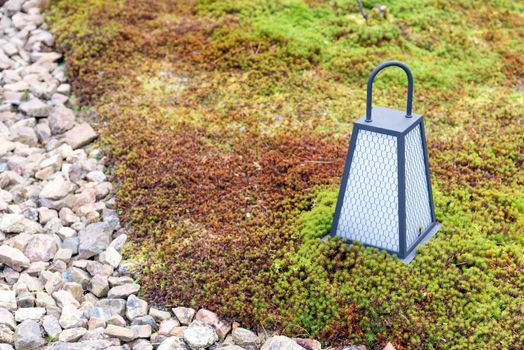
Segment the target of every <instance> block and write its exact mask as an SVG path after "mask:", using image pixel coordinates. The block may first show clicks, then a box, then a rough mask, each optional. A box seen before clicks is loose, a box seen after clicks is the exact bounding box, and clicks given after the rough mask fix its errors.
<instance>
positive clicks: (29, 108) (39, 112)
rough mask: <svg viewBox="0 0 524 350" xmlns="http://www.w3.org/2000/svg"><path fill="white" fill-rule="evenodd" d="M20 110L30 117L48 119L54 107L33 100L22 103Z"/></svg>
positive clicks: (35, 99) (36, 99)
mask: <svg viewBox="0 0 524 350" xmlns="http://www.w3.org/2000/svg"><path fill="white" fill-rule="evenodd" d="M18 108H19V109H20V110H21V111H22V112H24V113H25V114H27V115H28V116H30V117H47V116H48V115H49V113H50V112H51V108H52V107H51V106H49V105H47V104H45V103H44V102H42V101H41V100H39V99H38V98H33V99H31V100H29V101H27V102H23V103H21V104H20V106H19V107H18Z"/></svg>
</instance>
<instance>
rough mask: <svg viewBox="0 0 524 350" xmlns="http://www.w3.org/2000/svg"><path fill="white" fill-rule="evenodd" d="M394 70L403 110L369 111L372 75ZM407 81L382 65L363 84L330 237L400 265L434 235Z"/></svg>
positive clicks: (417, 119) (418, 122)
mask: <svg viewBox="0 0 524 350" xmlns="http://www.w3.org/2000/svg"><path fill="white" fill-rule="evenodd" d="M391 66H396V67H400V68H402V69H403V70H404V72H405V73H406V75H407V77H408V96H407V107H406V111H405V112H403V111H397V110H394V109H389V108H384V107H372V96H373V95H372V93H373V91H372V88H373V80H374V79H375V76H376V75H377V74H378V73H379V72H380V71H381V70H383V69H384V68H386V67H391ZM412 100H413V76H412V74H411V71H410V70H409V68H408V67H407V66H406V65H405V64H404V63H401V62H396V61H390V62H384V63H382V64H380V65H379V66H377V67H376V68H375V69H374V70H373V72H371V75H370V77H369V79H368V83H367V101H366V115H365V116H362V117H361V118H360V119H358V120H357V121H356V122H355V124H354V126H353V133H352V135H351V141H350V144H349V151H348V154H347V158H346V164H345V168H344V175H343V177H342V184H341V186H340V192H339V195H338V201H337V206H336V211H335V217H334V222H333V226H332V229H331V236H338V237H341V238H343V239H345V240H347V241H349V242H352V241H359V242H362V243H363V244H364V245H366V246H370V247H376V248H379V249H385V250H387V251H388V252H390V253H392V254H396V255H397V256H398V257H399V258H400V259H403V260H404V261H406V262H409V261H411V260H412V259H413V258H414V256H415V254H416V247H417V246H419V245H420V244H422V243H424V242H425V241H426V240H428V239H429V238H430V237H431V236H432V235H433V234H435V233H436V232H437V230H438V229H439V227H440V224H439V223H438V222H437V221H436V219H435V209H434V205H433V195H432V192H431V179H430V174H429V164H428V155H427V150H426V138H425V135H424V120H423V117H422V116H421V115H418V114H414V113H412V111H411V109H412Z"/></svg>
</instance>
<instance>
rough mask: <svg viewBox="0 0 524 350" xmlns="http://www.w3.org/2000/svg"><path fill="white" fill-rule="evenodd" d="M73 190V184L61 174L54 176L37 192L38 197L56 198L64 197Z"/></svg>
mask: <svg viewBox="0 0 524 350" xmlns="http://www.w3.org/2000/svg"><path fill="white" fill-rule="evenodd" d="M72 190H73V185H72V184H71V183H70V182H69V181H67V180H65V179H64V178H63V177H62V176H57V177H55V178H54V179H53V180H52V181H49V182H48V183H47V184H46V185H45V186H44V188H42V191H41V192H40V194H39V197H40V198H44V199H51V200H57V199H61V198H64V197H65V196H66V195H67V194H68V193H69V192H71V191H72Z"/></svg>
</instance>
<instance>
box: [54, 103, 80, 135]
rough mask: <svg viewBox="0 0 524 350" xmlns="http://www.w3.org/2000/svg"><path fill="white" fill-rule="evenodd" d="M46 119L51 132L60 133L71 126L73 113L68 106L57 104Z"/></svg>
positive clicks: (73, 119) (73, 118) (73, 117)
mask: <svg viewBox="0 0 524 350" xmlns="http://www.w3.org/2000/svg"><path fill="white" fill-rule="evenodd" d="M48 120H49V127H50V128H51V133H52V134H53V135H57V134H62V133H64V132H66V131H67V130H69V129H71V128H72V127H73V125H74V121H75V114H74V113H73V111H72V110H70V109H69V108H67V107H65V106H63V105H58V106H56V107H55V108H54V109H53V110H52V111H51V113H49V118H48Z"/></svg>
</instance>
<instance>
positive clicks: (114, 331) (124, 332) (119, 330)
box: [104, 325, 136, 342]
mask: <svg viewBox="0 0 524 350" xmlns="http://www.w3.org/2000/svg"><path fill="white" fill-rule="evenodd" d="M104 333H105V334H106V335H107V336H109V337H114V338H118V339H120V340H122V341H125V342H129V341H132V340H135V339H136V336H135V333H134V332H133V330H132V329H130V328H126V327H118V326H114V325H109V326H107V328H106V329H105V330H104Z"/></svg>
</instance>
